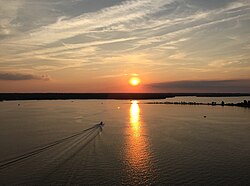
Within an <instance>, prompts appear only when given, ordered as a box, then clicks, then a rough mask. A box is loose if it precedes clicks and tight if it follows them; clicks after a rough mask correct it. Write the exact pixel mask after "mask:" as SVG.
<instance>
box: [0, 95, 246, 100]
mask: <svg viewBox="0 0 250 186" xmlns="http://www.w3.org/2000/svg"><path fill="white" fill-rule="evenodd" d="M177 96H195V97H243V96H250V93H0V101H14V100H70V99H117V100H131V99H137V100H147V99H166V98H173V97H177Z"/></svg>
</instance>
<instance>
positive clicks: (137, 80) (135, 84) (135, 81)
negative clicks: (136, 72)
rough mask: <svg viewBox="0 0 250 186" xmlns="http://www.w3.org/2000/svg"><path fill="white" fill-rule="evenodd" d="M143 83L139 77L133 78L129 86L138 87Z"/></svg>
mask: <svg viewBox="0 0 250 186" xmlns="http://www.w3.org/2000/svg"><path fill="white" fill-rule="evenodd" d="M140 83H141V80H140V79H139V78H138V77H131V78H130V80H129V84H130V85H132V86H134V87H135V86H138V85H139V84H140Z"/></svg>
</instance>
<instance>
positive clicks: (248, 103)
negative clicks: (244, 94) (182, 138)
mask: <svg viewBox="0 0 250 186" xmlns="http://www.w3.org/2000/svg"><path fill="white" fill-rule="evenodd" d="M143 104H153V105H162V104H165V105H211V106H223V107H224V106H237V107H245V108H250V100H249V101H247V100H244V101H243V102H240V103H225V102H224V101H222V102H221V103H216V102H211V103H199V102H185V101H181V102H169V101H166V102H147V103H143Z"/></svg>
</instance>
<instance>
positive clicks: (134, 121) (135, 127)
mask: <svg viewBox="0 0 250 186" xmlns="http://www.w3.org/2000/svg"><path fill="white" fill-rule="evenodd" d="M130 124H131V126H132V132H133V135H134V136H139V135H140V107H139V105H138V101H131V107H130Z"/></svg>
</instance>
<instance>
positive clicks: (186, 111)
mask: <svg viewBox="0 0 250 186" xmlns="http://www.w3.org/2000/svg"><path fill="white" fill-rule="evenodd" d="M174 99H175V100H173V99H170V101H197V100H196V99H206V102H208V101H209V102H210V101H218V100H217V99H218V98H192V97H189V98H187V97H186V98H184V99H183V100H182V98H174ZM178 99H179V100H178ZM219 99H222V100H224V101H225V102H227V101H226V100H227V99H231V100H230V102H234V101H235V102H238V99H239V98H219ZM243 99H249V97H248V98H240V100H239V101H242V100H243ZM249 100H250V99H249ZM198 101H199V100H198ZM198 101H197V102H198ZM219 101H220V100H219ZM219 101H218V102H219ZM143 102H145V101H132V102H130V101H112V100H107V101H102V100H94V101H86V100H85V101H69V100H67V101H19V102H18V101H14V102H0V111H1V112H0V122H1V123H0V149H1V150H0V185H42V184H43V185H79V184H81V185H82V184H88V185H121V184H124V185H139V184H141V185H156V184H157V185H166V184H169V185H194V184H196V185H212V184H213V185H249V184H250V176H249V172H250V163H249V162H250V145H249V142H250V109H245V108H240V107H221V106H216V107H212V106H189V105H147V104H141V103H143ZM199 102H203V101H199ZM204 102H205V101H204ZM18 104H20V105H19V106H18ZM204 115H206V116H207V117H206V118H204V117H203V116H204ZM100 121H104V122H105V126H104V127H100V126H95V124H97V123H99V122H100ZM93 126H94V128H91V127H93ZM85 129H89V130H87V131H84V130H85ZM66 137H68V138H66Z"/></svg>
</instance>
